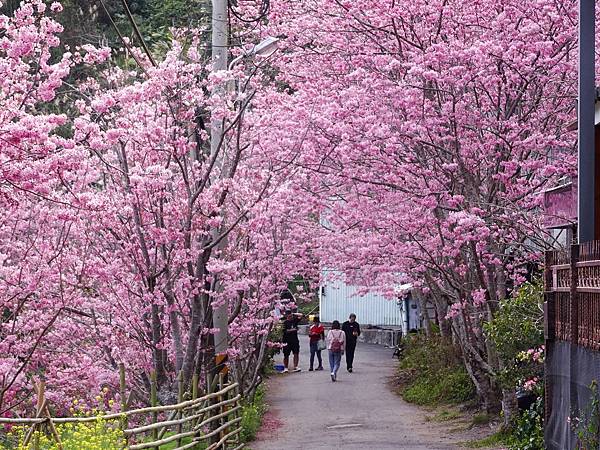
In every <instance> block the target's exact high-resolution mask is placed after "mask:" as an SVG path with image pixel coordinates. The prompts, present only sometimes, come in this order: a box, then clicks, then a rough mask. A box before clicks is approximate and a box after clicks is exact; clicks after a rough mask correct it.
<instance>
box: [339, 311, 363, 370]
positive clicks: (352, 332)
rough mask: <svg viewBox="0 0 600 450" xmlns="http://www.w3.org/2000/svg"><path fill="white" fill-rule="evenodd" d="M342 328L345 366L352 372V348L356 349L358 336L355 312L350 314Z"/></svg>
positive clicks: (358, 326)
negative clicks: (344, 338) (344, 343)
mask: <svg viewBox="0 0 600 450" xmlns="http://www.w3.org/2000/svg"><path fill="white" fill-rule="evenodd" d="M342 330H343V331H344V333H346V368H347V369H348V372H352V363H353V362H354V350H356V341H357V339H358V336H360V325H359V324H358V322H357V321H356V314H354V313H352V314H350V317H349V318H348V320H346V321H345V322H344V324H343V325H342Z"/></svg>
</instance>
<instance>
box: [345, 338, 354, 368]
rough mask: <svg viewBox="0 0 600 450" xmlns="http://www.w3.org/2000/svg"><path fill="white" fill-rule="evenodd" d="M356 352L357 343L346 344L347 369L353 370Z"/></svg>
mask: <svg viewBox="0 0 600 450" xmlns="http://www.w3.org/2000/svg"><path fill="white" fill-rule="evenodd" d="M354 350H356V342H348V343H346V368H348V369H352V363H353V362H354Z"/></svg>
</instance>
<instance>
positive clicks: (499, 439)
mask: <svg viewBox="0 0 600 450" xmlns="http://www.w3.org/2000/svg"><path fill="white" fill-rule="evenodd" d="M509 442H510V435H509V434H507V433H504V432H502V431H499V432H497V433H494V434H492V435H490V436H487V437H485V438H483V439H477V440H474V441H468V442H462V443H461V444H460V445H462V446H463V447H467V448H488V447H495V446H498V445H506V444H508V443H509Z"/></svg>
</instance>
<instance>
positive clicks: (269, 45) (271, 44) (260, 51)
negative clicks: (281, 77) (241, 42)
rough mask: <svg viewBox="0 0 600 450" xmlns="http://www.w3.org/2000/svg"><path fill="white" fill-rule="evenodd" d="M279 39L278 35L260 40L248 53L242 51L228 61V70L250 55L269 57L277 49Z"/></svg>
mask: <svg viewBox="0 0 600 450" xmlns="http://www.w3.org/2000/svg"><path fill="white" fill-rule="evenodd" d="M279 41H280V39H279V38H278V37H274V36H269V37H268V38H266V39H264V40H262V41H260V42H259V43H258V44H256V45H255V46H254V47H252V49H251V50H250V51H249V52H248V53H244V54H242V55H240V56H238V57H237V58H234V59H233V60H232V61H231V63H229V70H231V69H233V67H234V66H235V65H236V64H237V63H239V62H240V61H241V60H242V59H244V58H247V57H250V56H256V55H258V56H264V57H269V56H271V55H272V54H273V53H275V51H277V44H278V42H279Z"/></svg>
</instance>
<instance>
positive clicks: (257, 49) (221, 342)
mask: <svg viewBox="0 0 600 450" xmlns="http://www.w3.org/2000/svg"><path fill="white" fill-rule="evenodd" d="M217 3H221V1H220V0H215V1H213V27H214V32H213V70H223V69H225V68H228V69H229V70H231V69H233V67H234V66H235V65H236V64H237V63H239V62H240V61H242V60H243V59H244V58H249V57H253V56H257V55H259V56H264V57H268V56H270V55H272V54H273V53H274V52H275V51H276V50H277V43H278V42H279V38H276V37H268V38H266V39H265V40H263V41H261V42H260V43H258V44H257V45H255V46H254V47H253V48H252V49H251V50H250V51H249V52H247V53H244V54H242V55H240V56H238V57H236V58H234V59H233V60H232V61H231V63H230V64H229V65H227V47H226V44H227V27H224V31H223V30H221V29H220V28H217V25H219V26H220V24H221V22H219V20H220V19H219V18H220V17H225V20H226V18H227V7H226V6H225V12H224V16H221V15H219V13H218V11H216V8H215V7H214V5H215V4H217ZM222 3H225V4H226V2H222ZM215 15H217V18H216V19H215ZM215 20H216V21H217V22H218V23H215ZM223 36H225V40H224V41H223V39H222V38H223ZM223 139H224V136H223V122H222V121H221V120H213V121H212V123H211V136H210V148H211V155H214V154H215V153H216V152H217V151H219V146H222V144H221V141H222V140H223ZM221 151H223V150H221ZM223 154H225V152H224V151H223ZM226 242H227V239H226V238H225V239H223V240H222V241H221V245H222V246H224V245H225V244H226ZM228 326H229V311H228V305H227V303H226V302H225V303H224V304H222V305H220V306H218V307H215V308H213V328H215V329H217V331H216V332H215V334H214V343H215V358H216V359H215V362H216V367H217V368H218V369H219V370H220V371H222V372H226V366H225V363H226V361H227V358H226V352H227V347H228V332H227V331H228V330H227V328H228Z"/></svg>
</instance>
